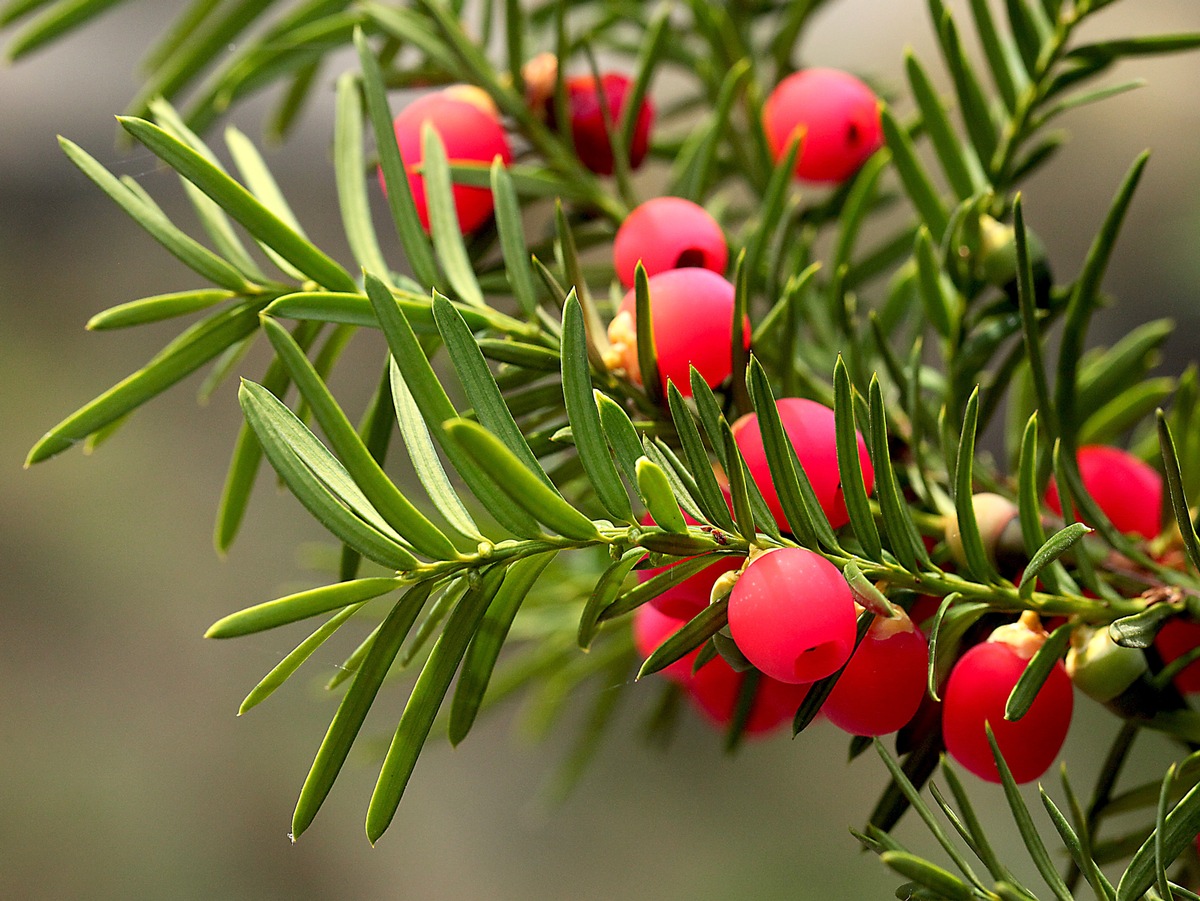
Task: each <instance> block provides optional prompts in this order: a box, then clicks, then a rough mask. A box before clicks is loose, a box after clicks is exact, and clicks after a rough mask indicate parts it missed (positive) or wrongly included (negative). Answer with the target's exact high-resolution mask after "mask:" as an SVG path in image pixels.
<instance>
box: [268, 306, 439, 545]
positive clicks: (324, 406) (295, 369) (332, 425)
mask: <svg viewBox="0 0 1200 901" xmlns="http://www.w3.org/2000/svg"><path fill="white" fill-rule="evenodd" d="M262 327H263V331H265V332H266V334H267V337H268V339H270V341H271V344H272V346H273V347H274V348H275V351H276V353H278V354H279V358H280V359H281V360H282V361H283V363H284V365H285V366H286V367H287V368H288V372H290V373H291V375H292V378H293V379H294V380H295V382H296V386H297V387H298V388H299V389H300V394H301V395H302V396H303V397H304V399H305V400H306V401H308V404H309V406H310V407H311V408H312V411H313V413H315V414H316V417H317V421H318V422H319V423H320V424H321V428H322V429H323V430H324V432H325V434H326V436H328V438H329V441H330V443H331V444H332V445H333V449H334V451H335V452H336V454H337V455H338V456H339V457H340V458H341V460H342V463H343V465H344V466H345V467H346V470H347V471H348V472H349V474H350V476H351V478H353V479H354V481H355V484H356V485H358V487H359V488H360V489H361V490H362V492H363V494H364V495H365V496H366V498H367V499H368V501H369V502H370V503H371V506H373V507H374V508H375V509H376V510H378V511H379V513H380V514H381V515H382V516H383V518H384V519H385V520H386V521H387V523H388V525H390V526H391V527H392V528H393V529H395V530H396V532H397V533H398V534H400V535H403V536H404V537H405V538H406V539H408V540H409V541H410V542H412V544H413V546H414V547H416V548H417V549H418V550H419V551H421V553H423V554H426V555H428V556H430V557H432V558H433V559H435V560H454V559H456V558H457V557H458V551H457V550H456V549H455V547H454V545H453V544H452V543H451V542H450V540H449V539H448V538H447V537H446V536H445V535H444V534H442V532H441V530H440V529H438V527H437V526H435V525H434V524H433V523H431V522H430V521H429V520H428V519H427V518H426V517H425V515H424V514H423V513H421V511H420V510H418V509H417V508H416V507H415V506H413V504H412V503H411V502H410V501H409V500H408V499H407V498H406V497H405V496H404V495H403V493H401V491H400V489H399V488H397V487H396V485H395V483H394V482H392V480H391V479H390V478H388V475H387V473H385V472H384V471H383V468H382V467H381V466H380V465H379V463H378V462H376V460H375V458H374V457H372V456H371V453H370V451H368V450H367V447H366V445H365V444H363V441H362V438H360V437H359V434H358V432H357V431H356V430H355V429H354V426H353V425H352V424H351V423H350V420H348V419H347V418H346V414H345V413H343V412H342V408H341V407H340V406H339V405H338V403H337V401H336V400H335V399H334V397H333V395H332V394H330V393H329V389H328V388H327V387H326V386H325V383H324V381H323V380H322V379H321V377H320V376H319V375H318V374H317V371H316V369H315V368H314V367H313V365H312V363H310V362H309V360H308V357H307V356H305V354H304V352H303V351H302V350H301V349H300V347H299V345H297V344H296V342H295V340H294V339H293V338H292V336H291V335H289V334H288V333H287V330H286V329H284V328H283V327H282V326H281V325H279V324H278V323H277V322H275V321H274V320H272V319H270V318H269V317H264V319H263V322H262Z"/></svg>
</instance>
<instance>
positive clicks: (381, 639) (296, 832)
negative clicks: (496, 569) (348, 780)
mask: <svg viewBox="0 0 1200 901" xmlns="http://www.w3.org/2000/svg"><path fill="white" fill-rule="evenodd" d="M432 589H433V583H432V582H422V583H419V584H417V585H414V586H413V587H412V588H410V589H409V590H408V591H407V592H405V594H404V596H403V597H402V598H400V600H399V601H397V602H396V605H395V606H394V607H393V608H392V610H391V612H390V613H389V614H388V615H387V618H386V619H384V621H383V623H382V624H381V625H380V627H379V631H378V632H377V634H376V635H375V640H374V641H372V642H371V645H370V650H368V651H367V652H366V654H365V656H364V658H363V660H362V663H361V664H360V665H359V667H358V671H357V673H356V674H355V676H354V681H353V682H351V683H350V689H349V691H347V692H346V695H345V697H343V698H342V702H341V704H339V705H338V709H337V713H335V714H334V716H333V721H332V722H330V724H329V730H328V731H327V732H326V733H325V738H324V740H323V741H322V742H321V747H320V748H319V749H318V750H317V756H316V758H315V759H314V760H313V764H312V768H311V769H309V771H308V776H307V777H306V778H305V780H304V787H303V788H301V789H300V798H299V799H298V800H297V801H296V811H295V813H293V814H292V840H293V841H295V840H296V839H298V838H299V837H300V836H301V835H302V834H303V833H304V831H305V830H306V829H307V828H308V827H309V826H310V825H311V824H312V821H313V818H314V817H315V816H316V815H317V811H319V810H320V809H321V805H322V804H323V803H324V802H325V798H326V797H327V796H328V795H329V790H330V789H331V788H333V782H334V780H335V779H337V775H338V773H340V772H341V770H342V765H343V764H344V763H345V762H346V755H348V754H349V753H350V746H351V745H353V744H354V739H355V738H356V737H357V736H358V732H359V730H360V729H361V728H362V724H363V721H364V720H365V719H366V718H367V712H368V711H369V710H370V709H371V705H372V704H373V703H374V702H375V696H376V695H377V694H378V693H379V687H380V686H381V685H382V684H383V679H384V677H385V676H386V675H387V673H388V670H389V669H391V666H392V661H393V660H395V659H396V655H397V654H398V653H399V652H400V646H401V645H402V644H403V643H404V639H405V637H406V636H407V635H408V633H409V630H410V629H412V627H413V623H415V622H416V621H417V616H418V615H419V614H420V613H421V608H422V607H424V606H425V602H426V601H427V600H428V599H429V595H430V592H431V591H432Z"/></svg>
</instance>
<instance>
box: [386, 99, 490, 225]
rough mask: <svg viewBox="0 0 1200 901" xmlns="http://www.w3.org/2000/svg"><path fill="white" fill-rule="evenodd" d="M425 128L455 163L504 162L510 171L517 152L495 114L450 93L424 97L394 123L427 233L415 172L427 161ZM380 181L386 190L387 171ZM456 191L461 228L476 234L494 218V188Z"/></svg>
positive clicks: (425, 208)
mask: <svg viewBox="0 0 1200 901" xmlns="http://www.w3.org/2000/svg"><path fill="white" fill-rule="evenodd" d="M426 122H428V123H430V125H432V126H433V128H434V129H435V130H436V131H437V133H438V136H439V137H440V138H441V139H442V144H443V145H444V146H445V148H446V158H447V159H448V160H449V161H450V162H452V163H483V164H485V165H490V164H491V162H492V160H493V159H495V158H496V157H497V156H499V157H500V159H501V160H502V161H503V162H504V165H506V166H507V165H508V164H509V163H511V162H512V149H511V148H510V147H509V144H508V137H507V135H505V133H504V128H503V126H502V125H501V124H500V121H499V119H498V118H497V117H496V115H495V113H493V112H490V111H489V110H487V109H486V108H485V107H484V106H482V105H481V104H480V103H478V102H474V101H471V100H466V99H463V96H462V95H461V94H460V95H458V96H455V95H454V94H447V92H446V91H438V92H435V93H432V94H425V95H424V96H422V97H419V98H417V99H416V100H414V101H413V102H412V103H410V104H409V105H408V106H406V107H405V108H404V109H402V110H401V111H400V114H399V115H398V116H396V119H395V122H394V123H393V125H394V127H395V131H396V143H397V144H398V145H399V147H400V157H401V159H403V160H404V170H405V173H406V174H407V176H408V186H409V189H410V190H411V191H412V195H413V204H414V205H415V206H416V208H417V216H418V217H419V218H420V220H421V225H422V226H423V227H424V229H425V230H426V231H429V209H428V205H427V202H426V198H425V179H424V178H423V177H422V176H421V175H420V174H418V173H417V172H416V171H415V170H416V168H417V167H418V166H419V165H420V164H421V161H422V159H423V158H424V156H423V150H422V145H421V133H422V130H423V128H424V125H425V123H426ZM379 178H380V183H381V184H382V183H383V172H382V170H380V175H379ZM384 189H385V190H386V185H385V186H384ZM451 190H452V192H453V196H454V209H455V212H457V213H458V224H459V227H460V228H461V229H462V231H463V233H464V234H465V233H468V232H472V231H474V230H475V229H477V228H479V226H481V225H483V224H484V223H485V222H487V221H488V219H489V218H491V215H492V192H491V190H490V189H489V188H477V187H470V186H468V185H460V184H455V185H453V186H452V188H451Z"/></svg>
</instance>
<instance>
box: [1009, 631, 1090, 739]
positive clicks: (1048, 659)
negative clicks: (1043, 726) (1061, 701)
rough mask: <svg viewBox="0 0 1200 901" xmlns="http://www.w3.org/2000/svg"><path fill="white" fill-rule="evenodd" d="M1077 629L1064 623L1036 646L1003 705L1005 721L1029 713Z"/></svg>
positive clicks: (1017, 718)
mask: <svg viewBox="0 0 1200 901" xmlns="http://www.w3.org/2000/svg"><path fill="white" fill-rule="evenodd" d="M1074 630H1075V624H1074V623H1070V622H1066V623H1063V624H1062V625H1061V626H1059V627H1058V628H1057V629H1055V630H1054V631H1053V632H1051V633H1050V636H1049V637H1048V638H1047V639H1046V641H1045V642H1044V643H1043V644H1042V646H1041V647H1040V648H1038V649H1037V652H1036V653H1035V654H1034V655H1033V657H1032V658H1031V659H1030V661H1029V663H1028V664H1026V666H1025V670H1024V672H1022V673H1021V678H1020V679H1018V680H1017V684H1016V685H1014V686H1013V690H1012V692H1011V693H1010V694H1009V696H1008V701H1007V702H1006V703H1005V705H1004V718H1005V719H1006V720H1011V721H1015V720H1019V719H1020V718H1021V717H1023V716H1024V715H1025V714H1026V713H1028V712H1029V708H1030V707H1031V706H1033V702H1034V700H1035V699H1036V698H1037V696H1038V692H1039V691H1041V690H1042V686H1043V685H1044V684H1045V683H1046V680H1047V679H1048V678H1049V677H1050V673H1051V672H1053V670H1054V664H1056V663H1058V662H1059V661H1060V660H1061V659H1062V656H1063V654H1065V653H1066V652H1067V645H1069V644H1070V643H1071V633H1072V632H1073V631H1074Z"/></svg>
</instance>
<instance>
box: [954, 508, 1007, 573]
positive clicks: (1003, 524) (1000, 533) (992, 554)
mask: <svg viewBox="0 0 1200 901" xmlns="http://www.w3.org/2000/svg"><path fill="white" fill-rule="evenodd" d="M971 507H972V509H973V510H974V511H975V522H976V523H978V524H979V537H980V538H982V539H983V548H984V550H985V551H987V555H988V559H989V560H990V561H991V562H992V563H995V562H996V561H997V560H998V559H1000V560H1004V559H1005V558H1006V557H1007V556H1008V554H1009V550H1010V548H1012V547H1014V546H1016V547H1020V546H1021V545H1020V523H1019V522H1018V521H1017V505H1016V504H1014V503H1013V502H1012V501H1010V500H1009V499H1008V498H1006V497H1002V496H1001V495H999V494H993V493H992V492H990V491H984V492H981V493H980V494H976V495H974V496H973V497H972V498H971ZM946 545H947V547H949V548H950V553H951V554H953V555H954V559H955V560H957V561H958V562H959V563H960V564H963V565H965V564H966V562H967V555H966V552H965V551H964V550H963V544H962V532H961V531H960V529H959V527H958V520H957V519H956V518H954V517H946Z"/></svg>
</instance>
